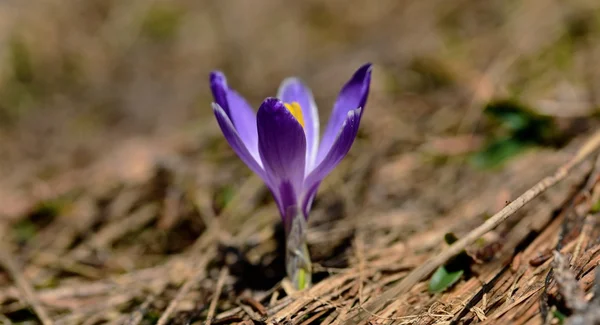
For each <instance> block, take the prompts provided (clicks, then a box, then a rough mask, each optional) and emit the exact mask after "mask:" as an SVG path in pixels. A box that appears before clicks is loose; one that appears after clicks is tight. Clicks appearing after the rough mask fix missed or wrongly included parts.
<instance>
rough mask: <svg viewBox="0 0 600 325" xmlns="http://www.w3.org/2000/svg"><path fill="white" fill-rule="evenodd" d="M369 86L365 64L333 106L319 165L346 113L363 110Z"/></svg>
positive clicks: (367, 66)
mask: <svg viewBox="0 0 600 325" xmlns="http://www.w3.org/2000/svg"><path fill="white" fill-rule="evenodd" d="M370 84H371V64H370V63H367V64H365V65H363V66H362V67H360V68H359V69H358V70H357V71H356V72H355V73H354V75H353V76H352V78H350V81H348V82H347V83H346V85H344V87H343V88H342V90H341V91H340V94H339V96H338V98H337V100H336V102H335V105H334V106H333V111H332V112H331V117H330V118H329V122H328V124H327V128H326V129H325V133H324V134H323V139H322V140H321V144H320V145H319V151H318V154H317V164H319V163H320V162H321V161H323V159H324V158H325V156H326V155H327V154H328V152H329V150H330V149H331V147H332V145H333V143H334V141H336V136H337V135H338V133H339V132H340V128H341V127H342V124H343V123H344V121H345V120H346V117H347V115H348V112H350V111H351V110H355V109H357V108H362V109H364V108H365V104H366V102H367V97H368V96H369V85H370Z"/></svg>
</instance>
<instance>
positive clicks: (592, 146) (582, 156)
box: [347, 131, 600, 324]
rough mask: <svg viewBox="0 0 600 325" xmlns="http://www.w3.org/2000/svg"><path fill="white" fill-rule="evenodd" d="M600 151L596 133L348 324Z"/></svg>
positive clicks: (376, 308) (406, 287)
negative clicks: (569, 157)
mask: <svg viewBox="0 0 600 325" xmlns="http://www.w3.org/2000/svg"><path fill="white" fill-rule="evenodd" d="M599 147H600V131H597V132H596V133H594V134H593V135H592V136H591V137H590V138H589V139H588V140H587V141H586V142H585V143H584V144H583V146H582V147H581V148H580V149H579V150H578V151H577V153H576V154H575V156H574V157H573V158H572V159H571V160H569V161H568V162H567V163H566V164H564V165H563V166H561V167H560V168H559V169H558V170H557V171H556V172H555V173H554V174H553V175H551V176H547V177H545V178H544V179H542V180H541V181H539V182H538V183H537V184H535V185H534V186H533V187H531V188H530V189H529V190H527V191H526V192H525V193H523V194H522V195H521V196H519V197H518V198H517V199H516V200H514V201H512V202H511V203H510V204H509V205H507V206H506V207H504V209H502V210H500V211H499V212H498V213H496V214H495V215H494V216H492V217H491V218H489V219H488V220H487V221H486V222H484V223H483V224H482V225H480V226H479V227H477V228H476V229H474V230H473V231H471V232H470V233H469V234H467V235H466V236H465V237H463V238H462V239H460V240H459V241H457V242H456V243H454V244H453V245H451V246H450V247H448V248H447V249H446V250H445V251H443V252H442V253H440V254H438V255H436V256H434V257H433V258H431V259H430V260H428V261H427V262H425V263H424V264H422V265H421V266H419V267H418V268H416V269H414V270H413V271H412V272H410V273H409V274H408V275H407V276H406V277H405V278H404V279H403V280H402V281H400V283H398V284H397V285H395V286H394V287H392V288H391V289H389V290H387V291H386V292H384V293H383V294H382V295H381V296H380V297H378V298H377V299H374V300H373V301H371V302H370V303H368V304H367V305H365V306H364V308H362V310H361V312H360V313H359V314H358V315H357V316H356V317H354V318H353V319H352V320H350V321H349V322H348V323H347V324H360V323H361V322H362V321H363V320H364V319H365V318H366V317H368V316H369V315H370V314H371V313H376V312H378V311H379V310H381V309H382V308H384V307H385V306H387V305H388V303H389V302H390V301H392V299H394V297H396V296H398V295H399V294H401V293H403V292H405V291H407V290H409V289H410V288H412V286H414V285H415V284H416V283H417V282H419V281H421V280H423V279H424V278H425V277H427V276H428V275H429V274H431V272H433V271H434V270H435V269H436V268H437V267H439V266H440V265H442V264H444V263H445V262H447V261H448V260H449V259H450V258H452V256H455V255H456V254H458V253H459V252H460V251H462V250H463V249H464V248H465V247H467V245H469V244H472V243H473V242H475V240H477V239H478V238H480V237H481V236H483V235H484V234H486V233H487V232H489V231H490V230H492V229H494V228H495V227H497V226H498V225H499V224H501V223H502V222H504V221H505V220H506V219H507V218H508V217H510V216H511V215H513V214H514V213H515V212H516V211H518V210H519V209H520V208H522V207H523V206H525V205H526V204H527V203H529V202H530V201H531V200H533V199H534V198H536V197H537V196H538V195H540V194H541V193H543V192H544V191H546V190H547V189H548V188H550V187H551V186H553V185H555V184H556V183H558V182H560V181H561V180H563V179H564V178H565V177H566V176H567V175H568V174H569V172H570V171H571V170H572V169H573V168H574V167H576V166H577V165H579V164H580V163H582V162H583V161H584V160H586V159H587V158H588V157H590V156H591V155H592V154H593V153H594V152H596V151H597V150H598V148H599Z"/></svg>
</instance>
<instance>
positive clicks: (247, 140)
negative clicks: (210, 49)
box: [210, 71, 260, 161]
mask: <svg viewBox="0 0 600 325" xmlns="http://www.w3.org/2000/svg"><path fill="white" fill-rule="evenodd" d="M210 88H211V90H212V93H213V97H214V99H215V102H216V103H217V104H219V106H221V108H222V109H223V111H224V112H225V114H227V116H228V117H229V119H230V120H231V123H232V124H233V126H234V127H235V129H236V130H237V133H238V134H239V136H240V138H241V139H242V141H243V142H244V144H245V145H246V148H247V149H248V151H249V152H250V154H251V155H252V157H254V159H255V160H257V161H260V156H259V154H258V133H257V130H256V115H255V114H254V111H253V110H252V107H250V105H249V104H248V102H247V101H246V100H245V99H244V98H243V97H242V96H240V95H239V94H238V93H237V92H236V91H234V90H233V89H230V88H229V87H228V86H227V79H226V78H225V75H224V74H223V73H222V72H220V71H214V72H212V73H211V74H210Z"/></svg>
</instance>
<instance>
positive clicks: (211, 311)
mask: <svg viewBox="0 0 600 325" xmlns="http://www.w3.org/2000/svg"><path fill="white" fill-rule="evenodd" d="M226 278H227V267H224V268H222V269H221V273H220V274H219V280H217V290H216V291H215V295H214V296H213V299H212V301H211V302H210V307H209V308H208V316H206V323H204V324H205V325H210V323H211V322H212V320H213V318H214V317H215V310H216V309H217V302H218V301H219V296H220V295H221V290H222V289H223V284H224V283H225V279H226Z"/></svg>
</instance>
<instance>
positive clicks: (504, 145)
mask: <svg viewBox="0 0 600 325" xmlns="http://www.w3.org/2000/svg"><path fill="white" fill-rule="evenodd" d="M529 147H530V144H529V143H526V142H522V141H519V140H518V139H514V138H512V137H511V138H501V139H497V140H495V141H492V142H491V143H489V144H488V145H487V146H486V147H485V148H484V149H483V150H482V151H479V152H477V153H475V154H474V155H473V156H472V157H471V163H472V164H473V165H475V167H478V168H494V167H498V166H500V165H502V163H504V162H505V161H506V160H508V159H510V158H512V157H514V156H516V155H518V154H519V153H521V152H523V151H525V150H526V149H527V148H529Z"/></svg>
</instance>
